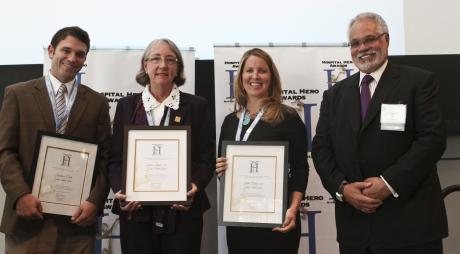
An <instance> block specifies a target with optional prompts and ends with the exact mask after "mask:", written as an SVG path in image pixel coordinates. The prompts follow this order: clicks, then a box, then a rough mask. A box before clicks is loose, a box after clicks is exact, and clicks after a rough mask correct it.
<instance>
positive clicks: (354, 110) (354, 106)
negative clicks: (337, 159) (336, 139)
mask: <svg viewBox="0 0 460 254" xmlns="http://www.w3.org/2000/svg"><path fill="white" fill-rule="evenodd" d="M358 83H359V72H358V73H357V74H354V75H353V76H351V77H350V80H349V81H348V82H347V84H346V85H347V87H346V97H345V105H349V108H350V111H349V112H348V113H349V115H348V119H349V120H350V123H351V127H352V129H353V131H354V133H356V134H357V133H358V132H359V127H360V126H361V113H360V112H361V106H360V96H359V85H358Z"/></svg>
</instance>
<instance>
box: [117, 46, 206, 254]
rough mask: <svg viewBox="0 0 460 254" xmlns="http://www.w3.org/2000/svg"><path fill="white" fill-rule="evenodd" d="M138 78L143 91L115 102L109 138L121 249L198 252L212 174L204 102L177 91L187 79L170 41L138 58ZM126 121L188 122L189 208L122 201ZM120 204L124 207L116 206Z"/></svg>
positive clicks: (164, 253)
mask: <svg viewBox="0 0 460 254" xmlns="http://www.w3.org/2000/svg"><path fill="white" fill-rule="evenodd" d="M136 81H137V82H138V83H139V84H141V85H142V86H145V89H144V91H143V92H142V93H138V94H134V95H131V96H127V97H124V98H122V99H120V100H119V102H118V105H117V109H116V113H115V118H114V123H113V136H112V156H111V158H110V160H109V164H108V172H109V178H110V183H111V186H112V190H113V191H114V193H117V194H116V195H115V199H116V202H115V204H114V208H113V211H114V213H117V214H119V216H120V237H121V249H122V252H123V253H125V254H127V253H136V254H142V253H146V254H153V253H160V254H172V253H178V254H179V253H180V254H184V253H185V254H187V253H190V254H192V253H196V254H198V253H200V246H201V233H202V228H203V218H202V214H203V212H204V211H206V210H207V209H208V208H209V207H210V205H209V201H208V198H207V196H206V193H205V191H204V189H205V187H206V185H207V184H208V183H209V181H210V180H211V178H212V177H213V173H214V149H215V148H214V142H213V141H212V139H211V136H210V133H211V130H210V125H209V117H208V108H207V102H206V100H205V99H204V98H202V97H198V96H194V95H191V94H187V93H183V92H181V91H179V89H178V87H179V86H181V85H183V84H184V83H185V78H184V63H183V59H182V55H181V53H180V51H179V49H178V48H177V46H176V45H175V44H174V42H172V41H171V40H168V39H158V40H154V41H152V42H151V43H150V44H149V46H148V47H147V49H146V50H145V51H144V54H143V56H142V59H141V66H140V70H139V72H138V74H137V75H136ZM124 125H149V126H158V125H164V126H167V125H189V126H191V133H192V136H191V141H192V148H191V153H192V168H191V182H192V188H191V190H189V192H188V193H187V195H188V197H189V198H191V199H192V200H193V201H192V204H191V206H184V205H177V204H175V205H172V206H141V204H140V203H139V202H128V203H125V202H120V201H124V200H125V199H126V196H125V195H123V194H122V193H121V192H120V190H121V185H122V183H121V177H122V169H121V167H122V158H123V149H124V147H123V138H124V137H123V126H124ZM120 204H123V205H120Z"/></svg>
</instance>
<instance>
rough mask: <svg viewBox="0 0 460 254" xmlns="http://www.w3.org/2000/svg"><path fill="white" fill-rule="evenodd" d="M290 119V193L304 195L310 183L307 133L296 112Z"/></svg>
mask: <svg viewBox="0 0 460 254" xmlns="http://www.w3.org/2000/svg"><path fill="white" fill-rule="evenodd" d="M289 118H290V119H289V124H288V125H289V129H290V131H289V132H288V137H287V138H288V140H289V163H290V165H289V166H290V177H289V184H288V186H289V192H293V191H298V192H301V193H302V194H303V195H304V194H305V190H306V188H307V183H308V162H307V158H308V145H307V131H306V130H305V125H304V124H303V122H302V120H301V119H300V117H299V116H298V115H297V113H296V112H294V114H293V115H292V116H289Z"/></svg>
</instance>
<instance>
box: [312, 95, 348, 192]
mask: <svg viewBox="0 0 460 254" xmlns="http://www.w3.org/2000/svg"><path fill="white" fill-rule="evenodd" d="M331 101H332V98H331V95H330V91H329V90H328V91H324V94H323V100H322V102H321V108H320V114H319V120H318V124H317V125H316V135H315V137H314V138H313V142H312V157H313V163H314V165H315V169H316V172H318V175H319V177H320V178H321V182H322V183H323V186H324V187H325V188H326V190H327V191H328V192H329V193H330V194H331V196H332V197H335V192H336V191H337V190H338V188H339V185H340V184H341V182H342V181H343V180H345V176H344V175H343V174H342V173H341V172H340V171H339V170H338V165H337V163H336V161H335V155H334V149H333V145H332V141H331V128H330V121H331V118H332V116H331V111H332V110H331V106H332V105H331V103H332V102H331Z"/></svg>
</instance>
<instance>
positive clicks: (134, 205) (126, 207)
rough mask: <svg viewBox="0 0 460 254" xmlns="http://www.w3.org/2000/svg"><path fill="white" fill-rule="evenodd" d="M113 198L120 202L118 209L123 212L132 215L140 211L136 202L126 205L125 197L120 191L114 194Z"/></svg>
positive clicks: (140, 207) (138, 203)
mask: <svg viewBox="0 0 460 254" xmlns="http://www.w3.org/2000/svg"><path fill="white" fill-rule="evenodd" d="M115 198H116V199H118V200H119V201H120V209H121V210H122V211H123V212H127V213H132V212H134V211H136V210H139V209H142V206H141V203H140V202H138V201H129V202H128V203H126V202H125V200H126V195H124V194H121V191H119V192H117V193H115Z"/></svg>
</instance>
